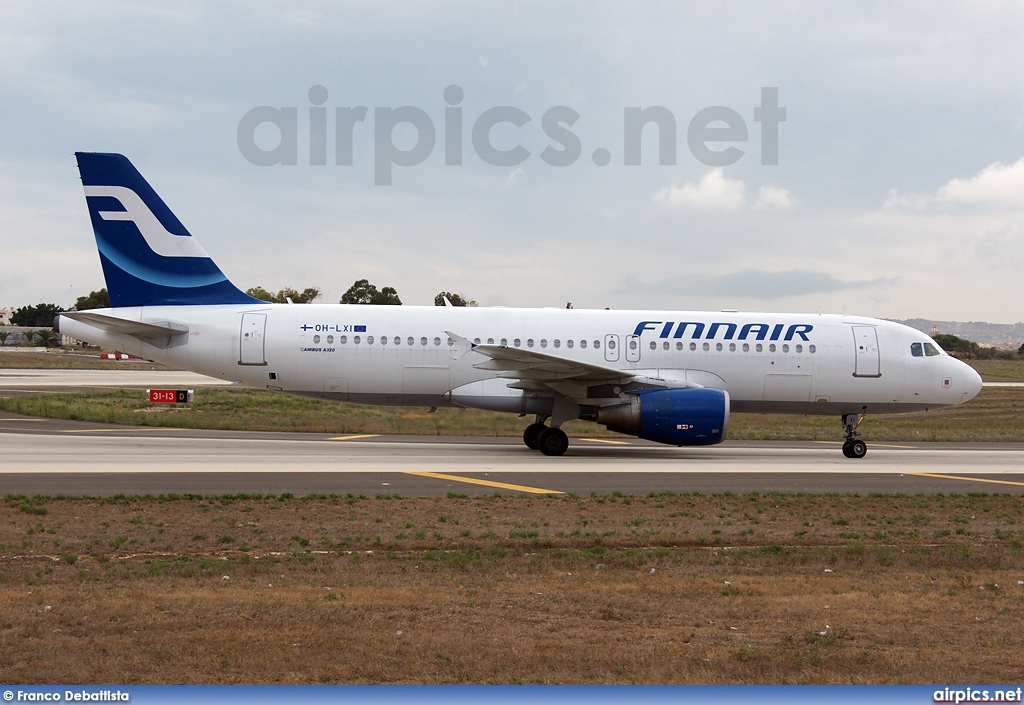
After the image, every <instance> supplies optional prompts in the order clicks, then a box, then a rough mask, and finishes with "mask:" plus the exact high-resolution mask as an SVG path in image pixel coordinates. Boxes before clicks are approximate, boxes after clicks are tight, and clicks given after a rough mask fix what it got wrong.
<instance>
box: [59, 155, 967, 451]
mask: <svg viewBox="0 0 1024 705" xmlns="http://www.w3.org/2000/svg"><path fill="white" fill-rule="evenodd" d="M76 157H77V160H78V167H79V172H80V174H81V178H82V183H83V186H84V188H85V197H86V202H87V204H88V208H89V215H90V218H91V220H92V226H93V231H94V234H95V236H96V244H97V248H98V250H99V255H100V262H101V265H102V268H103V274H104V277H105V279H106V284H107V290H108V292H109V294H110V300H111V304H112V307H111V308H107V309H97V310H88V311H78V312H68V313H62V314H60V315H59V316H58V317H57V318H56V319H55V321H54V330H56V331H58V332H59V333H60V334H62V335H67V336H70V337H71V338H73V339H76V340H82V341H86V342H89V343H92V344H94V345H99V346H103V347H106V348H110V349H114V350H118V351H120V352H123V353H127V354H129V355H134V356H136V357H141V358H145V359H149V360H155V361H157V362H161V363H163V364H166V365H169V366H172V367H176V368H179V369H184V370H190V371H193V372H198V373H201V374H204V375H208V376H210V377H215V378H219V379H223V380H229V381H232V382H235V383H237V384H240V385H245V386H250V387H259V388H264V389H269V390H274V391H278V392H284V393H288V394H296V395H300V396H304V397H313V398H317V399H328V400H333V401H338V402H349V403H356V404H374V405H397V406H425V407H430V408H431V409H435V408H437V407H449V408H451V407H455V408H471V409H485V410H490V411H500V412H508V413H514V414H519V415H520V416H527V415H530V416H533V417H534V422H533V423H531V424H530V425H529V426H528V427H527V428H526V430H525V432H524V433H523V441H524V442H525V444H526V445H527V446H528V447H529V448H531V449H534V450H540V451H541V452H542V453H543V454H545V455H548V456H560V455H563V454H564V453H565V452H566V450H567V449H568V447H569V441H568V438H567V437H566V434H565V432H564V431H562V429H561V426H562V425H563V424H565V423H566V422H567V421H570V420H574V419H585V420H587V421H592V422H596V423H598V424H602V425H604V426H606V427H607V428H608V429H611V430H613V431H617V432H620V433H623V434H629V435H632V436H636V437H639V438H642V439H646V440H650V441H656V442H659V443H664V444H669V445H675V446H680V447H682V446H706V445H713V444H717V443H721V442H722V440H724V439H725V437H726V434H727V431H728V426H729V418H730V414H732V413H762V414H763V413H779V414H814V415H833V416H837V417H839V418H840V419H841V421H842V429H843V437H844V442H843V446H842V449H843V454H844V455H845V456H846V457H848V458H863V457H864V456H865V454H866V453H867V444H866V443H865V442H864V440H862V439H861V438H860V435H861V434H860V432H859V431H858V426H859V424H860V423H861V421H862V420H863V419H864V417H865V415H867V414H869V413H870V414H903V413H909V412H920V411H928V410H932V409H940V408H943V407H949V406H954V405H957V404H962V403H964V402H966V401H968V400H970V399H972V398H973V397H975V396H976V395H977V394H978V393H979V392H980V391H981V386H982V385H981V377H980V376H979V375H978V373H977V372H975V371H974V370H973V369H972V368H971V367H970V366H968V365H966V364H965V363H963V362H961V361H960V360H957V359H955V358H953V357H951V356H949V355H948V354H946V353H945V352H944V351H943V350H942V348H941V347H940V346H939V345H938V344H936V343H935V341H934V340H932V339H931V338H930V337H928V336H927V335H925V334H924V333H921V332H919V331H917V330H914V329H913V328H909V327H907V326H903V325H900V324H897V323H893V322H890V321H884V320H879V319H875V318H865V317H859V316H849V315H834V314H813V315H812V314H777V313H740V312H737V311H723V312H692V311H657V310H646V311H612V310H607V309H605V310H585V309H530V308H504V307H454V306H450V305H449V306H443V307H439V306H352V305H342V304H305V305H289V304H287V303H286V304H272V303H267V302H265V301H261V300H259V299H255V298H253V297H251V296H249V295H247V294H245V293H244V292H242V291H241V290H240V289H238V288H237V287H236V286H235V285H234V284H232V283H231V282H230V281H229V280H228V278H227V277H226V276H225V275H224V274H223V272H221V270H220V268H219V267H218V266H217V265H216V264H215V263H214V262H213V260H212V259H211V258H210V257H209V255H208V254H207V253H206V251H205V250H204V249H203V248H202V246H201V245H200V244H199V242H198V241H197V240H196V239H195V238H194V237H192V235H191V233H189V231H188V230H187V229H186V228H185V226H184V225H182V223H181V221H179V220H178V218H177V217H175V215H174V214H173V213H172V212H171V210H170V209H169V208H168V207H167V206H166V205H165V204H164V202H163V200H162V199H161V198H160V197H159V196H158V195H157V193H156V191H154V190H153V188H152V187H151V186H150V185H149V183H147V182H146V180H145V179H144V178H143V177H142V175H141V174H140V173H139V172H138V170H136V168H135V167H134V166H133V165H132V163H131V162H130V161H129V160H128V159H127V158H125V157H124V156H122V155H120V154H103V153H92V152H78V153H76Z"/></svg>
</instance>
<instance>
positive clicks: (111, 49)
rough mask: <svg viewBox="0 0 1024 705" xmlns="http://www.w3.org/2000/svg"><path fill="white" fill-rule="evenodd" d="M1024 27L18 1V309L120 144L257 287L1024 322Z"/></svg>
mask: <svg viewBox="0 0 1024 705" xmlns="http://www.w3.org/2000/svg"><path fill="white" fill-rule="evenodd" d="M1021 36H1024V6H1022V5H1020V4H1015V3H991V2H984V1H974V2H964V3H939V4H936V3H924V2H920V3H917V2H909V1H908V2H903V3H898V4H895V5H894V4H891V3H870V2H847V3H843V2H835V3H827V4H823V3H816V2H773V3H767V2H765V3H750V2H723V3H698V2H690V3H683V2H663V3H658V2H653V3H645V4H634V3H629V4H626V3H601V2H547V3H541V2H501V3H497V2H494V3H479V2H460V1H458V0H452V1H450V2H443V3H431V2H410V3H404V2H395V3H364V2H359V3H345V2H323V3H309V2H306V3H303V2H269V1H268V2H217V3H208V4H207V3H195V2H167V3H160V4H159V5H157V4H154V3H135V2H103V1H99V2H90V3H79V2H37V3H11V4H8V5H6V6H5V12H4V21H3V23H2V25H0V95H2V96H3V98H2V107H3V109H2V111H0V306H12V307H13V306H21V305H26V304H34V303H38V302H43V301H45V302H53V303H57V304H59V305H62V306H70V305H72V304H73V303H74V301H75V299H76V298H77V297H78V296H82V295H85V294H88V293H89V292H90V291H92V290H95V289H99V288H100V287H102V286H104V282H103V276H102V271H101V269H100V265H99V259H98V256H97V253H96V249H95V243H94V240H93V236H92V233H91V226H90V224H89V218H88V213H87V211H86V207H85V199H84V197H83V195H82V190H81V184H80V182H79V179H78V173H77V168H76V165H75V159H74V152H75V151H102V152H119V153H122V154H124V155H126V156H127V157H128V158H129V159H130V160H131V161H132V162H133V163H134V164H135V166H136V167H137V168H138V169H139V170H140V171H141V172H142V174H143V175H144V176H145V177H146V178H147V180H148V181H149V182H150V184H151V185H153V187H154V188H155V189H156V190H157V192H158V193H159V194H160V195H161V196H162V197H163V199H164V201H165V202H166V203H167V204H168V205H169V206H170V208H171V209H172V210H173V211H174V212H175V214H176V215H177V216H178V218H179V219H180V220H181V221H182V222H183V223H184V224H185V226H186V227H187V228H188V229H189V231H190V232H191V234H192V235H193V236H195V237H197V238H198V239H199V241H200V242H201V243H202V245H203V247H204V249H205V250H206V251H207V252H208V253H210V255H211V256H212V257H213V258H214V260H215V261H216V262H217V263H218V265H219V266H220V268H221V269H222V270H223V271H224V272H225V273H226V274H227V276H228V277H229V278H230V279H231V280H232V281H233V282H234V283H235V284H236V285H237V286H239V287H240V288H242V289H246V288H249V287H251V286H257V285H258V286H262V287H264V288H266V289H270V290H275V291H276V290H278V289H280V288H283V287H286V286H290V287H294V288H296V289H299V290H302V289H303V288H305V287H307V286H318V287H320V288H321V290H322V291H323V298H322V299H321V301H322V302H326V303H333V302H336V301H338V299H339V298H340V296H341V295H342V294H343V293H344V292H345V290H346V289H348V287H349V286H350V285H351V284H352V283H353V282H354V281H355V280H357V279H364V278H365V279H369V280H370V282H372V283H373V284H375V285H376V286H378V287H384V286H393V287H395V288H396V289H397V291H398V293H399V295H400V296H401V298H402V300H403V301H404V302H405V303H407V304H419V305H430V304H431V303H432V301H433V298H434V295H435V294H437V293H438V292H439V291H442V290H445V291H453V292H459V293H461V294H463V295H465V296H467V297H469V298H472V299H475V300H477V301H478V302H479V303H480V305H483V306H528V307H535V306H558V307H563V306H565V305H566V303H567V302H572V304H573V305H574V306H575V307H576V308H584V307H591V308H600V307H611V308H616V309H622V308H643V309H677V310H678V309H685V310H693V309H697V310H703V309H710V310H719V309H740V310H754V311H772V312H775V311H800V312H821V313H845V312H849V313H853V314H858V315H866V316H876V317H885V318H916V317H921V318H934V319H936V320H961V321H968V320H979V321H981V320H983V321H989V322H995V323H1013V322H1017V321H1021V320H1024V303H1022V301H1024V298H1022V297H1021V295H1020V291H1021V272H1022V271H1024V78H1022V76H1024V43H1022V42H1021V41H1020V37H1021ZM451 87H455V88H451ZM765 89H768V90H769V92H770V91H771V89H775V91H776V92H777V96H778V106H780V107H781V108H784V109H785V118H784V120H781V119H780V120H778V121H777V122H776V123H775V124H774V126H773V125H772V124H771V121H770V120H766V119H761V120H759V119H758V117H759V116H761V118H764V116H765V115H767V114H769V113H770V112H771V111H770V110H769V108H770V106H768V105H767V104H766V103H764V102H763V100H764V91H765ZM360 106H362V107H365V108H366V112H365V117H364V118H363V119H362V120H355V121H353V120H350V119H349V118H352V117H353V116H359V115H360V111H359V110H358V108H359V107H360ZM324 108H325V109H326V110H324ZM350 109H356V110H350ZM709 109H710V110H709ZM759 109H760V110H759ZM639 110H644V111H645V112H643V113H638V111H639ZM446 111H447V112H446ZM638 114H639V115H641V116H643V117H645V118H646V117H651V116H655V115H657V116H660V119H662V122H661V123H660V127H659V123H657V122H653V121H652V122H650V123H648V124H646V125H645V126H643V128H642V130H641V131H640V132H639V135H637V131H636V127H635V125H633V127H630V126H629V125H630V124H632V123H631V122H630V121H631V119H633V118H631V117H630V116H631V115H632V116H633V117H634V118H635V116H636V115H638ZM289 115H294V122H291V123H290V122H289V120H288V116H289ZM247 116H248V118H247ZM268 116H270V119H267V117H268ZM321 116H322V117H321ZM567 116H568V117H567ZM666 116H667V121H666V120H665V118H666ZM339 117H340V119H339ZM405 119H410V120H412V121H411V122H408V121H404V122H403V120H405ZM320 121H322V123H323V126H324V127H323V128H320V127H318V126H319V125H320V124H321V122H320ZM460 123H461V124H460ZM672 123H674V127H673V124H672ZM339 126H340V127H339ZM349 128H350V129H351V131H350V132H349V131H348V130H349ZM321 130H322V132H323V134H324V135H325V139H321V138H319V137H318V135H319V134H321ZM773 130H774V133H773ZM766 131H767V132H766ZM773 134H774V136H773ZM673 137H674V140H673ZM773 143H775V144H776V147H777V159H773V154H772V152H773V149H772V144H773ZM291 144H294V149H290V145H291ZM339 144H340V145H341V150H340V151H341V152H342V154H340V155H339V154H338V151H339V149H338V148H339ZM638 144H639V149H637V146H636V145H638ZM349 145H350V147H351V149H350V150H347V149H346V147H347V146H349ZM459 145H461V159H460V158H458V148H459ZM346 151H350V158H346V155H345V154H344V153H345V152H346ZM637 157H639V161H640V163H639V164H636V163H635V162H636V161H637ZM289 161H294V162H295V163H292V164H290V163H281V162H289ZM773 161H777V163H772V162H773ZM267 162H275V163H270V164H269V165H268V164H267ZM318 162H325V163H318ZM346 162H350V163H346ZM388 172H390V179H388V178H387V174H388ZM386 181H390V183H382V182H386Z"/></svg>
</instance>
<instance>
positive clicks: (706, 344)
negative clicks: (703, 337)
mask: <svg viewBox="0 0 1024 705" xmlns="http://www.w3.org/2000/svg"><path fill="white" fill-rule="evenodd" d="M710 349H711V345H710V344H709V343H704V352H707V351H708V350H710Z"/></svg>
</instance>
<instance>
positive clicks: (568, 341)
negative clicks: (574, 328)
mask: <svg viewBox="0 0 1024 705" xmlns="http://www.w3.org/2000/svg"><path fill="white" fill-rule="evenodd" d="M573 345H575V341H573V340H572V339H571V338H570V339H569V340H567V341H565V347H567V348H571V347H572V346H573Z"/></svg>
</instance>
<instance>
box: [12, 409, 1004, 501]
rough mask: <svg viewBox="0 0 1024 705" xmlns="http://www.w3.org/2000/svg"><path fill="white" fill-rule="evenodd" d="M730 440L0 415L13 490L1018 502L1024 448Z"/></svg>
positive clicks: (96, 493)
mask: <svg viewBox="0 0 1024 705" xmlns="http://www.w3.org/2000/svg"><path fill="white" fill-rule="evenodd" d="M869 448H870V450H869V452H868V455H867V457H866V458H864V459H862V460H859V461H858V460H848V459H846V458H844V457H843V456H842V454H841V453H840V451H839V445H838V444H837V443H824V442H819V443H814V442H743V441H733V442H726V443H724V444H722V445H720V446H714V447H710V448H674V447H669V446H662V445H657V444H653V443H648V442H646V441H641V440H637V439H630V438H622V439H621V440H619V439H614V440H613V439H608V438H593V439H586V438H579V439H572V440H571V445H570V450H569V452H568V453H567V454H566V455H565V456H563V457H560V458H549V457H546V456H543V455H541V454H539V453H537V452H535V451H530V450H529V449H527V448H526V447H525V446H524V445H523V443H522V441H521V440H520V439H517V438H440V437H435V436H367V435H348V436H330V435H326V434H298V433H245V432H231V431H197V430H183V429H162V428H141V427H125V426H111V425H103V424H91V423H79V422H71V421H57V420H51V419H36V418H32V417H23V416H15V415H13V414H0V458H2V462H3V465H2V469H0V486H2V490H3V493H4V494H27V495H32V494H46V495H56V494H63V495H93V496H110V495H113V494H129V495H145V494H161V493H163V494H167V493H177V494H184V493H195V494H238V493H262V494H266V493H280V492H292V493H293V494H296V495H303V494H312V493H317V494H320V493H323V494H331V493H334V494H341V495H344V494H349V493H351V494H356V495H359V494H364V495H367V496H374V495H377V494H399V495H402V496H411V497H415V496H438V495H440V496H444V495H446V494H447V493H449V492H455V493H458V494H467V495H473V494H484V493H486V494H490V493H493V492H502V493H508V492H523V493H533V494H546V493H574V494H590V493H592V492H596V493H599V494H608V493H612V492H623V493H626V494H634V495H639V494H648V493H650V492H668V491H670V492H702V493H705V494H707V493H713V492H726V491H729V492H751V491H757V492H769V491H773V490H777V491H784V492H814V493H824V492H837V493H860V494H867V493H871V492H883V493H886V492H887V493H892V492H902V493H935V492H945V493H950V492H961V493H967V492H989V493H992V492H1010V493H1013V494H1024V444H1009V443H1008V444H994V443H993V444H926V443H913V444H909V443H908V444H900V443H875V444H869Z"/></svg>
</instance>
